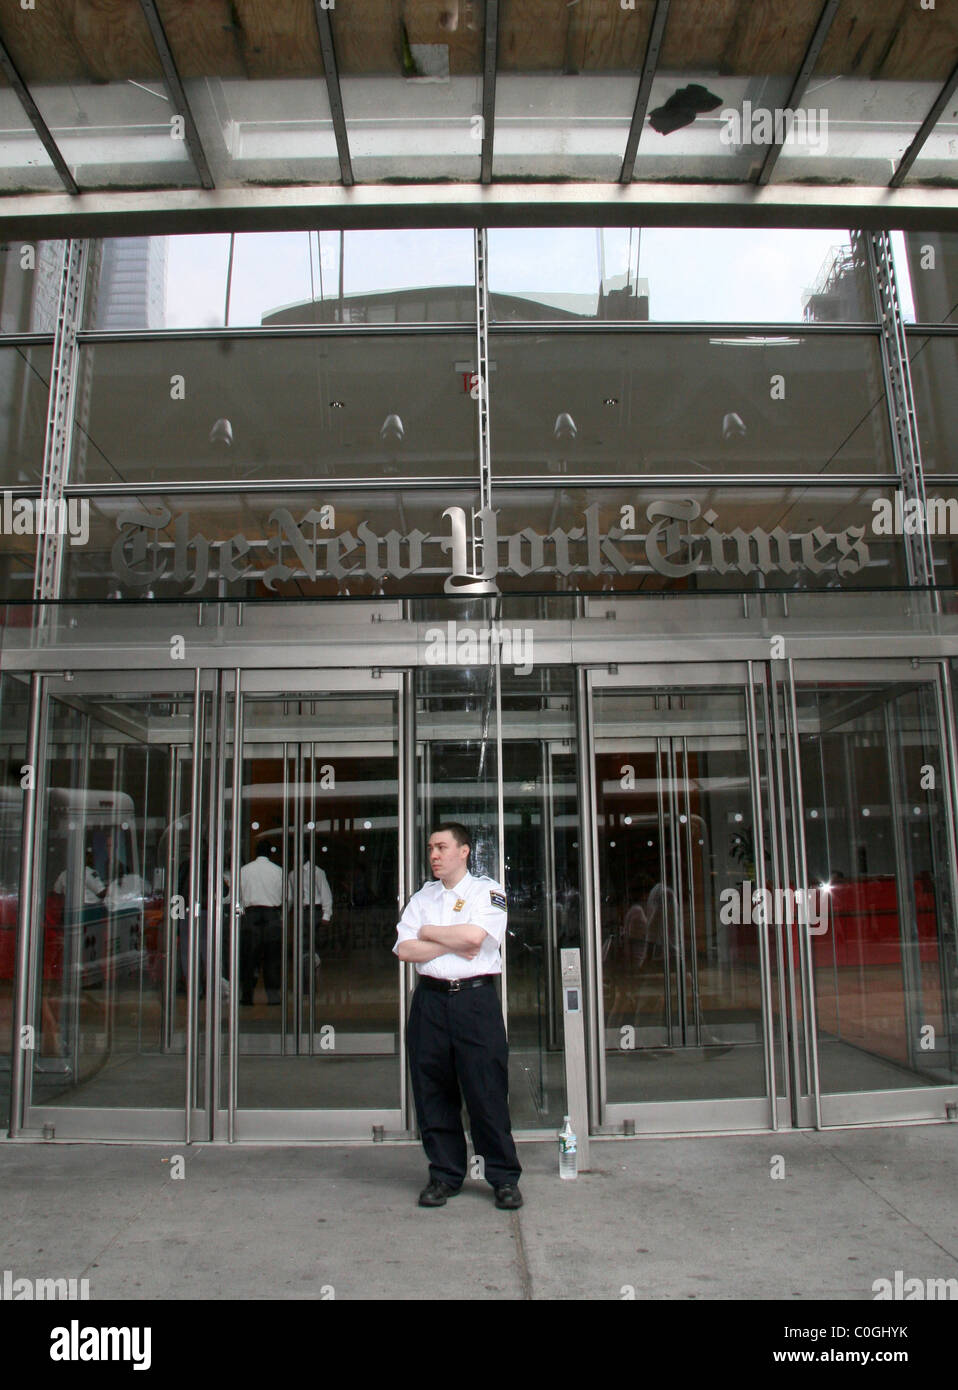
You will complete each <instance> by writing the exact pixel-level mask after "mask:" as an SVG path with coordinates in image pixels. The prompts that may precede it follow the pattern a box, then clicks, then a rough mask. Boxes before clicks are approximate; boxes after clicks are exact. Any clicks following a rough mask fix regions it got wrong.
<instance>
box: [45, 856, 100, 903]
mask: <svg viewBox="0 0 958 1390" xmlns="http://www.w3.org/2000/svg"><path fill="white" fill-rule="evenodd" d="M104 887H105V884H104V882H103V880H102V878H101V877H100V875H99V874H98V873H97V871H96V869H94V868H92V867H91V866H90V865H89V864H87V866H86V868H85V870H84V874H83V901H84V903H98V902H99V901H100V895H101V894H102V892H103V889H104ZM53 891H54V893H62V894H66V891H67V871H66V869H64V870H63V872H62V873H60V874H58V875H57V881H56V883H54V885H53Z"/></svg>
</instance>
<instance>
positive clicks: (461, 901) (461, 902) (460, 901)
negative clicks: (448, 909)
mask: <svg viewBox="0 0 958 1390" xmlns="http://www.w3.org/2000/svg"><path fill="white" fill-rule="evenodd" d="M465 905H466V900H465V898H457V899H456V901H455V903H454V904H453V908H452V910H453V912H461V911H462V909H463V908H464V907H465Z"/></svg>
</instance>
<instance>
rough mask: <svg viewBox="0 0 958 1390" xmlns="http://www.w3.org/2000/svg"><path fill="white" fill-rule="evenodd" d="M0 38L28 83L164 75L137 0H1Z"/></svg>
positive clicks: (148, 79)
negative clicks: (28, 4)
mask: <svg viewBox="0 0 958 1390" xmlns="http://www.w3.org/2000/svg"><path fill="white" fill-rule="evenodd" d="M0 36H2V37H3V41H4V43H5V44H6V46H7V48H8V49H9V51H10V54H11V56H12V58H13V60H14V62H15V63H16V65H17V67H18V68H19V70H20V75H21V76H22V77H23V79H24V81H26V82H27V83H28V84H29V83H30V82H38V83H39V82H84V81H92V82H122V81H125V80H126V79H127V78H134V79H135V80H138V81H155V80H156V79H158V78H159V79H161V80H162V77H163V68H162V66H161V64H160V60H159V57H158V56H157V53H156V49H155V48H154V46H153V40H152V39H151V37H150V31H149V28H148V27H147V23H146V20H145V19H144V17H143V11H142V10H141V9H140V6H139V3H138V0H57V3H56V4H55V5H54V4H42V3H41V4H38V5H37V7H36V9H33V10H23V9H21V7H20V4H19V0H0Z"/></svg>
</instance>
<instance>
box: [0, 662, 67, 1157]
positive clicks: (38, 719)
mask: <svg viewBox="0 0 958 1390" xmlns="http://www.w3.org/2000/svg"><path fill="white" fill-rule="evenodd" d="M46 681H47V678H46V676H42V675H38V674H34V675H33V676H32V677H31V680H30V707H29V712H28V715H27V738H26V748H25V750H24V751H25V753H26V761H27V763H28V765H29V766H30V767H32V768H33V779H32V782H31V784H30V785H29V786H27V787H24V789H23V821H22V824H23V839H22V846H23V848H22V851H21V858H20V885H19V911H18V913H17V937H16V964H15V976H14V985H13V1019H12V1029H13V1036H12V1037H11V1039H10V1048H11V1052H10V1059H11V1071H10V1116H9V1128H8V1131H7V1132H8V1134H9V1137H10V1138H11V1139H15V1138H16V1137H17V1135H18V1134H19V1133H20V1129H21V1124H22V1121H23V1118H24V1102H25V1100H26V1101H27V1102H29V1099H30V1090H31V1089H32V1087H30V1086H27V1085H26V1084H25V1071H26V1064H27V1060H28V1058H31V1057H32V1053H31V1052H30V1051H29V1050H27V1049H25V1048H24V1047H23V1042H22V1040H23V1036H24V1029H25V1028H26V1027H27V1025H28V1022H29V1021H30V1020H31V1018H34V1017H35V1014H36V1010H35V1008H34V1009H31V1003H32V1002H33V1000H34V995H35V986H34V979H35V973H34V966H35V964H36V961H37V959H38V957H39V942H38V940H37V938H38V936H39V932H38V931H37V930H35V927H36V926H37V925H38V924H39V923H40V921H41V917H40V914H39V911H38V908H39V897H40V893H39V875H35V874H34V865H35V864H38V863H39V849H40V817H39V816H38V814H37V810H38V806H39V805H41V804H42V801H41V797H40V793H41V792H43V793H45V791H46V781H47V778H46V759H45V758H43V757H42V754H43V750H44V744H45V742H46V718H45V711H46V704H47V701H46ZM41 988H42V986H41ZM38 1041H39V1039H37V1038H35V1039H34V1042H35V1043H37V1042H38ZM31 1071H32V1068H31ZM74 1075H75V1073H74Z"/></svg>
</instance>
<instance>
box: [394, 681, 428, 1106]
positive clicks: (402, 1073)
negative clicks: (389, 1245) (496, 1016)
mask: <svg viewBox="0 0 958 1390" xmlns="http://www.w3.org/2000/svg"><path fill="white" fill-rule="evenodd" d="M414 682H415V675H414V673H413V672H412V671H410V670H408V669H407V670H404V671H403V673H402V677H401V684H400V690H399V707H398V710H397V716H398V730H397V732H398V736H399V758H398V766H397V772H398V786H397V792H398V806H397V808H396V809H397V816H396V833H397V836H398V844H397V862H398V869H399V883H398V885H397V886H398V893H397V913H396V915H397V919H398V918H399V917H400V916H401V915H402V913H403V911H404V909H405V906H406V903H407V902H408V901H409V898H410V897H411V895H412V885H413V882H414V881H415V876H416V807H417V805H418V797H417V795H416V790H417V788H416V771H417V769H416V691H415V684H414ZM428 750H429V745H428V744H427V745H425V747H424V749H423V762H424V764H425V763H426V760H427V758H428ZM426 770H427V769H426V768H424V771H426ZM423 781H424V784H425V786H426V787H427V788H429V793H430V795H431V786H430V782H429V778H428V776H424V778H423ZM425 809H426V810H427V811H429V812H430V816H431V810H430V808H428V807H426V808H425ZM427 823H429V824H431V820H429V818H428V817H427ZM396 968H397V969H398V971H399V1042H398V1047H399V1058H398V1061H399V1108H400V1113H401V1115H402V1125H403V1128H404V1129H406V1130H408V1131H409V1132H412V1131H413V1130H414V1129H415V1116H414V1112H413V1106H412V1092H411V1087H410V1085H409V1075H408V1073H409V1067H408V1062H407V1058H406V1018H407V1014H408V1006H409V1003H410V1002H411V1001H410V996H411V986H412V985H413V983H414V981H415V978H416V967H415V966H414V965H413V964H412V963H411V962H410V963H408V964H406V965H404V964H403V962H402V961H400V960H398V959H397V962H396Z"/></svg>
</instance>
